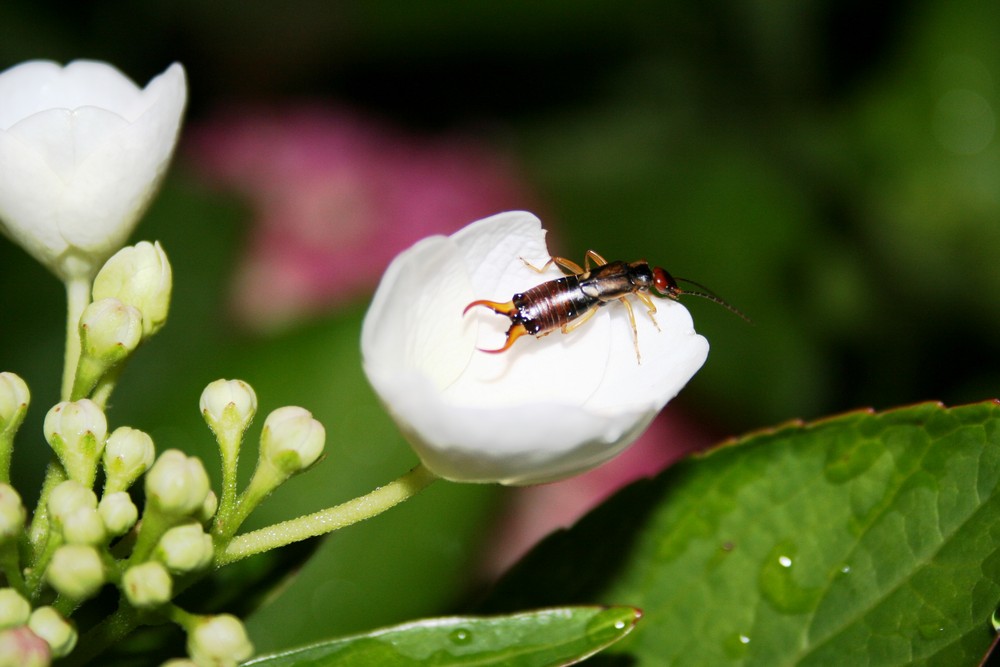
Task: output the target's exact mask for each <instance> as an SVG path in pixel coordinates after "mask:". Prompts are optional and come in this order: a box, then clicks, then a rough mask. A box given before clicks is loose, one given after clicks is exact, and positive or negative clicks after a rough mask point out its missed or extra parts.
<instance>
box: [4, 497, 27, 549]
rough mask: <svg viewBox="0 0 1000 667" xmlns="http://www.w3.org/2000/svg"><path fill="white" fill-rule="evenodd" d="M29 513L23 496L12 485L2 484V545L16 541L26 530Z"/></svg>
mask: <svg viewBox="0 0 1000 667" xmlns="http://www.w3.org/2000/svg"><path fill="white" fill-rule="evenodd" d="M26 516H27V513H26V512H25V509H24V504H22V503H21V496H19V495H18V493H17V491H16V490H15V489H14V487H13V486H11V485H10V484H0V545H2V544H7V543H8V542H9V541H11V540H16V539H17V538H18V536H19V535H20V534H21V531H22V530H23V529H24V521H25V517H26Z"/></svg>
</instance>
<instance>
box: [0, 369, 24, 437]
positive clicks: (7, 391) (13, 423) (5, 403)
mask: <svg viewBox="0 0 1000 667" xmlns="http://www.w3.org/2000/svg"><path fill="white" fill-rule="evenodd" d="M30 401H31V393H30V392H29V391H28V385H26V384H25V383H24V380H22V379H21V378H20V377H18V376H17V375H15V374H14V373H8V372H4V373H0V433H4V434H9V435H10V437H11V438H13V436H14V433H15V432H16V431H17V429H18V427H20V426H21V422H22V421H24V415H25V414H26V413H27V412H28V403H29V402H30Z"/></svg>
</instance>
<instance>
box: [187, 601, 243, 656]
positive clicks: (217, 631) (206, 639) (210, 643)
mask: <svg viewBox="0 0 1000 667" xmlns="http://www.w3.org/2000/svg"><path fill="white" fill-rule="evenodd" d="M187 649H188V655H190V656H191V658H192V660H194V661H195V663H197V664H199V665H233V664H236V663H239V662H241V661H243V660H246V659H247V658H249V657H250V656H251V655H252V654H253V644H251V643H250V639H249V637H247V631H246V628H244V627H243V623H241V622H240V619H238V618H236V617H235V616H233V615H231V614H219V615H218V616H205V617H203V618H201V619H199V620H198V621H197V623H196V625H195V626H194V627H193V628H188V640H187Z"/></svg>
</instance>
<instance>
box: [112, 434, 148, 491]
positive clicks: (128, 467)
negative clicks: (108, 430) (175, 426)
mask: <svg viewBox="0 0 1000 667" xmlns="http://www.w3.org/2000/svg"><path fill="white" fill-rule="evenodd" d="M155 457H156V448H155V447H154V446H153V439H152V438H151V437H149V435H148V434H146V433H144V432H142V431H140V430H138V429H134V428H129V427H128V426H121V427H119V428H116V429H115V431H114V433H112V434H111V435H110V436H108V443H107V445H105V447H104V458H103V463H104V476H105V477H106V478H107V481H106V482H105V484H104V492H105V493H114V492H116V491H124V490H125V489H127V488H129V487H130V486H132V484H133V483H134V482H135V480H137V479H138V478H139V475H141V474H142V473H144V472H146V471H147V470H149V466H151V465H153V460H154V458H155Z"/></svg>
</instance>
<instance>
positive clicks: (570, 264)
mask: <svg viewBox="0 0 1000 667" xmlns="http://www.w3.org/2000/svg"><path fill="white" fill-rule="evenodd" d="M521 261H522V262H524V265H525V266H527V267H528V268H529V269H531V270H532V271H536V272H538V273H544V272H545V269H547V268H549V266H551V265H552V264H555V265H556V266H558V267H559V268H560V269H562V270H563V271H567V272H569V273H571V274H576V273H583V269H581V268H580V265H579V264H577V263H576V262H574V261H572V260H568V259H566V258H565V257H551V258H550V259H549V261H547V262H545V263H544V264H542V268H538V267H537V266H535V265H534V264H532V263H531V262H529V261H528V260H526V259H525V258H524V257H521Z"/></svg>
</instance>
